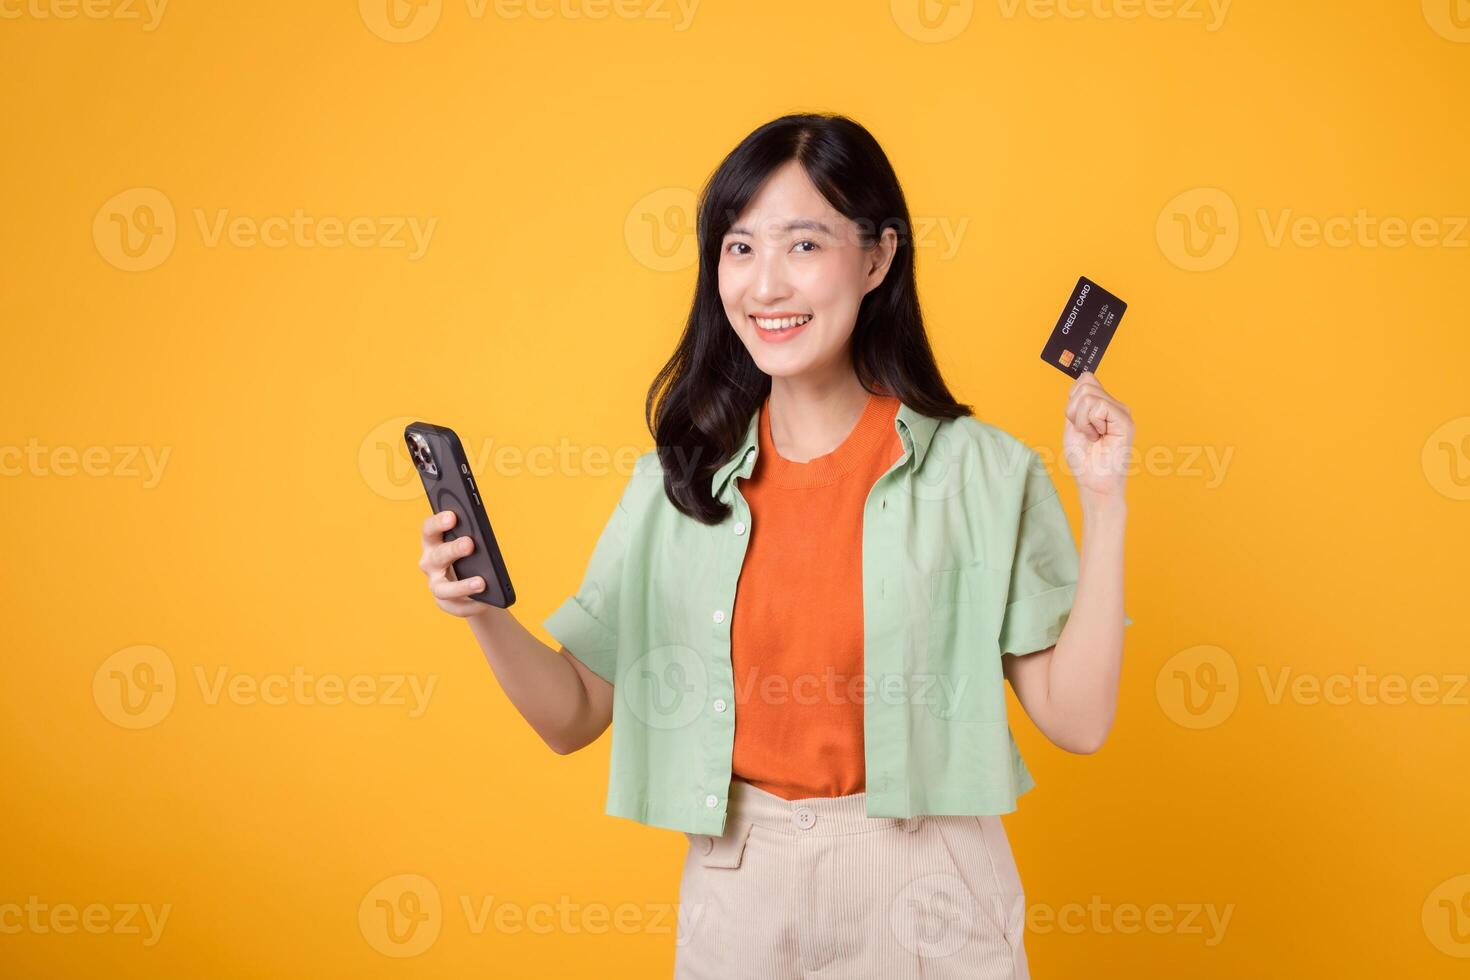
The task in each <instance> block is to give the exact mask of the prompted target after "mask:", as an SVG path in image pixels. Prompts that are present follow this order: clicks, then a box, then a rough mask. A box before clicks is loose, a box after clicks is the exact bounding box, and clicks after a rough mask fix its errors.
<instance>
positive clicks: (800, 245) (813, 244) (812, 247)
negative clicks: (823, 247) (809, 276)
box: [792, 238, 817, 251]
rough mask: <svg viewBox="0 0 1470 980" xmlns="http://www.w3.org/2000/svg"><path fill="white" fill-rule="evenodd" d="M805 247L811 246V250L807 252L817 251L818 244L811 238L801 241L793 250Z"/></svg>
mask: <svg viewBox="0 0 1470 980" xmlns="http://www.w3.org/2000/svg"><path fill="white" fill-rule="evenodd" d="M803 245H810V246H811V248H810V249H806V251H815V250H816V248H817V243H816V242H814V241H812V240H811V239H810V238H803V239H802V240H801V241H799V242H797V243H796V244H795V245H793V246H792V248H801V247H802V246H803Z"/></svg>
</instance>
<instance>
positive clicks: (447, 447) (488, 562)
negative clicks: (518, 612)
mask: <svg viewBox="0 0 1470 980" xmlns="http://www.w3.org/2000/svg"><path fill="white" fill-rule="evenodd" d="M403 439H404V441H405V442H406V443H408V457H409V459H412V460H413V465H414V467H415V468H416V469H417V470H418V471H419V479H420V480H422V481H423V484H424V492H425V493H426V494H428V495H429V507H430V513H434V514H437V513H439V512H440V511H444V510H452V511H454V516H455V521H454V527H452V528H450V529H449V530H447V531H445V532H444V540H445V541H454V540H456V539H458V538H461V537H464V536H465V535H468V536H470V537H471V538H473V539H474V540H475V548H474V550H473V551H471V552H470V553H469V554H468V555H465V556H464V557H463V558H456V559H455V560H454V574H455V576H456V577H457V578H459V580H460V581H464V580H465V579H467V578H474V577H475V576H476V575H478V576H480V577H481V578H483V579H484V580H485V588H484V589H482V590H480V591H479V592H476V593H475V594H473V595H471V596H470V598H471V599H474V600H475V601H476V602H483V603H485V604H486V605H490V606H499V607H500V608H501V609H505V608H507V607H508V606H510V605H512V604H514V603H515V601H516V590H515V588H514V587H513V586H512V585H511V584H510V573H509V572H508V571H506V568H505V559H504V558H503V557H502V556H501V554H500V546H499V545H497V544H496V543H495V532H494V531H491V530H490V518H489V517H487V516H486V515H485V505H484V503H483V502H482V501H481V500H480V490H479V488H478V487H477V486H475V477H474V474H473V473H471V472H470V464H469V460H468V459H466V458H465V454H464V447H463V446H462V445H460V442H459V436H457V435H455V434H454V430H453V429H447V428H445V427H444V426H442V425H430V424H429V423H428V422H411V423H409V424H408V425H407V426H405V427H404V429H403Z"/></svg>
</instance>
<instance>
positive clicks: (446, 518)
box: [439, 514, 453, 527]
mask: <svg viewBox="0 0 1470 980" xmlns="http://www.w3.org/2000/svg"><path fill="white" fill-rule="evenodd" d="M452 516H453V515H452V514H445V515H444V516H443V517H441V518H439V523H440V524H443V525H444V526H445V527H448V526H449V519H450V517H452Z"/></svg>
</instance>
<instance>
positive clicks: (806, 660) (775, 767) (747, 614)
mask: <svg viewBox="0 0 1470 980" xmlns="http://www.w3.org/2000/svg"><path fill="white" fill-rule="evenodd" d="M769 408H770V397H769V396H767V398H766V401H765V403H764V404H762V405H761V410H760V451H759V453H758V454H757V456H756V462H755V468H754V470H752V471H751V474H750V478H749V479H748V480H744V481H742V482H741V484H740V493H741V495H742V496H743V497H744V498H745V500H746V502H747V503H748V504H749V505H750V515H751V516H750V525H751V526H750V542H749V544H747V545H746V552H745V563H744V565H743V566H742V567H741V570H740V579H739V582H738V583H737V585H736V590H735V608H734V611H733V618H732V619H731V622H730V658H731V664H732V666H733V668H734V674H735V748H734V755H733V759H732V763H731V766H732V774H733V775H734V776H735V777H736V778H740V779H744V780H747V781H748V782H751V783H753V784H755V785H756V786H758V787H760V788H761V789H763V790H766V791H767V792H769V793H774V794H776V795H777V796H780V797H782V798H783V799H788V800H794V799H801V798H803V797H809V796H845V795H847V794H849V793H861V792H863V789H864V787H865V786H866V779H865V776H866V773H865V770H864V765H863V700H864V699H865V698H866V697H871V696H872V694H873V692H872V690H871V685H870V684H869V683H868V682H866V681H865V680H864V678H863V676H862V675H863V571H862V560H863V541H862V538H863V505H864V504H865V503H866V501H867V497H868V491H869V490H871V489H872V486H873V484H874V482H876V481H877V479H878V477H880V476H882V475H883V474H884V473H885V472H887V470H888V468H889V467H890V466H892V465H893V463H894V462H895V461H896V460H897V459H898V458H899V457H900V456H902V455H903V444H902V443H901V442H900V441H899V438H898V432H897V431H896V430H895V428H894V417H895V416H896V415H897V414H898V408H899V400H898V399H897V398H895V397H892V396H887V395H869V396H868V402H867V405H866V406H865V407H864V409H863V413H862V416H861V417H860V418H859V419H858V421H857V424H856V425H855V426H854V427H853V429H852V431H851V432H849V433H848V435H847V438H846V439H845V440H843V442H842V444H841V445H840V446H838V447H837V448H836V449H834V450H833V451H832V452H830V453H827V454H826V455H825V456H818V457H817V458H815V459H813V460H810V461H809V462H805V463H796V462H792V461H791V460H788V459H783V458H781V457H780V456H779V455H778V454H777V452H776V448H775V446H774V445H773V443H772V442H771V421H770V411H769Z"/></svg>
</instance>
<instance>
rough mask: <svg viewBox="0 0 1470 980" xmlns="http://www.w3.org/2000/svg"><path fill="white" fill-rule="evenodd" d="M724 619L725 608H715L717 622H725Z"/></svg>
mask: <svg viewBox="0 0 1470 980" xmlns="http://www.w3.org/2000/svg"><path fill="white" fill-rule="evenodd" d="M724 621H725V610H723V609H716V610H715V622H717V623H723V622H724Z"/></svg>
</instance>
